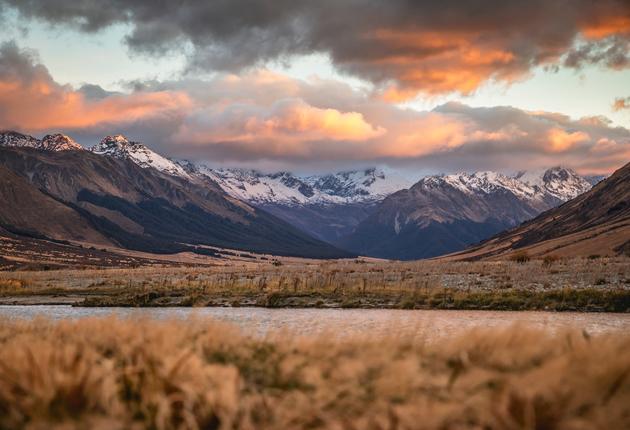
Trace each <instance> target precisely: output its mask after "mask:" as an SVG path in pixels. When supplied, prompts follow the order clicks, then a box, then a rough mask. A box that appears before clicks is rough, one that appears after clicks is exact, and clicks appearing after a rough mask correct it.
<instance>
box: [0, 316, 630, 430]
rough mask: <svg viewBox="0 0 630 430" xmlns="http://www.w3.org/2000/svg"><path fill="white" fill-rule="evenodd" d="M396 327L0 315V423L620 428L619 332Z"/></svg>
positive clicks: (622, 347)
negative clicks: (368, 332)
mask: <svg viewBox="0 0 630 430" xmlns="http://www.w3.org/2000/svg"><path fill="white" fill-rule="evenodd" d="M392 332H394V333H396V335H395V336H388V337H373V336H372V337H369V338H367V337H350V338H348V337H345V338H343V339H339V338H334V337H322V336H313V337H299V336H295V335H291V334H290V333H286V332H285V333H276V334H270V335H268V336H265V337H250V336H247V335H244V334H242V333H241V332H239V331H238V330H237V329H235V328H234V327H232V326H229V325H225V324H220V323H217V322H210V321H195V320H192V321H156V320H146V319H145V320H117V319H114V318H107V319H99V318H91V319H82V320H80V321H61V322H49V321H46V320H41V319H38V320H32V321H8V320H1V319H0V364H1V365H0V427H1V428H46V429H57V428H58V429H61V428H63V429H68V428H102V429H123V428H157V429H165V430H168V429H179V428H189V429H192V428H203V429H307V428H309V429H314V428H326V429H342V428H348V429H359V428H361V429H415V428H419V427H421V428H424V429H480V428H484V429H526V428H527V429H530V428H531V429H533V428H536V429H542V428H545V429H586V428H601V429H622V428H630V413H629V411H628V408H627V405H628V404H630V379H629V378H628V374H629V372H630V337H629V336H628V334H627V333H625V332H620V333H614V334H607V335H594V336H591V335H589V334H587V333H585V332H578V331H574V332H572V331H567V332H564V331H563V332H556V333H552V332H549V331H536V330H531V329H526V328H523V327H513V328H509V329H500V330H499V329H492V330H490V329H484V330H475V331H466V332H460V333H456V334H454V335H453V336H452V337H449V338H448V339H445V340H444V341H441V342H424V341H422V340H421V339H417V338H414V337H413V336H406V335H405V334H404V333H403V334H401V333H399V332H398V331H397V330H396V327H392ZM95 333H98V336H95V335H94V334H95ZM603 364H604V365H603Z"/></svg>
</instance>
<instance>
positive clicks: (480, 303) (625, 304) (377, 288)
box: [0, 256, 630, 312]
mask: <svg viewBox="0 0 630 430" xmlns="http://www.w3.org/2000/svg"><path fill="white" fill-rule="evenodd" d="M515 260H516V259H515ZM0 304H72V305H75V306H263V307H271V308H273V307H295V308H300V307H320V308H391V309H394V308H398V309H491V310H557V311H608V312H630V258H628V257H614V258H612V257H611V258H608V257H598V256H592V257H591V258H578V259H550V258H548V259H544V260H527V259H526V258H524V259H522V261H521V262H518V261H490V262H452V261H440V260H436V261H418V262H390V261H373V260H337V261H324V262H322V261H312V260H311V261H309V260H291V259H284V260H283V259H277V260H268V261H265V262H261V261H257V262H248V261H240V262H239V261H232V262H231V263H228V264H225V263H223V265H214V266H210V265H206V266H194V267H157V266H149V267H139V268H108V269H83V270H49V271H4V272H0Z"/></svg>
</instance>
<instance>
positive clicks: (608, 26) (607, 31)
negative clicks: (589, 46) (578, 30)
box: [582, 16, 630, 39]
mask: <svg viewBox="0 0 630 430" xmlns="http://www.w3.org/2000/svg"><path fill="white" fill-rule="evenodd" d="M629 33H630V17H628V16H608V17H605V18H603V19H601V20H599V19H598V20H596V21H595V22H591V23H587V24H586V25H585V26H584V28H583V29H582V34H583V35H584V36H585V37H586V38H588V39H603V38H605V37H609V36H613V35H615V34H629Z"/></svg>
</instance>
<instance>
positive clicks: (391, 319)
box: [0, 306, 630, 338]
mask: <svg viewBox="0 0 630 430" xmlns="http://www.w3.org/2000/svg"><path fill="white" fill-rule="evenodd" d="M111 315H115V316H118V317H120V318H137V317H141V318H142V317H145V318H146V317H149V318H156V319H173V318H177V319H188V318H191V317H192V318H194V319H203V318H213V319H216V320H220V321H224V322H228V323H232V324H236V325H238V326H239V327H240V328H241V329H242V330H243V331H244V332H246V333H250V334H254V335H263V334H265V333H268V332H269V331H277V330H288V331H290V332H293V333H297V334H305V335H307V334H315V333H322V332H326V333H331V334H334V335H337V336H344V335H349V334H352V335H357V334H359V335H361V334H363V335H369V336H391V335H398V334H404V333H410V332H412V333H415V334H416V335H422V336H426V337H427V338H439V337H443V336H449V335H451V334H454V333H455V332H457V331H459V330H461V329H471V328H475V327H506V326H510V325H512V324H519V325H522V326H526V327H535V328H545V329H548V330H551V331H556V330H562V329H567V328H572V329H579V330H586V331H587V332H589V333H591V334H597V333H604V332H610V331H615V330H624V331H627V330H628V329H630V314H611V313H577V312H563V313H554V312H497V311H439V310H435V311H419V310H390V309H266V308H73V307H71V306H0V318H9V319H15V318H26V319H30V318H36V317H46V318H50V319H67V318H86V317H96V316H111Z"/></svg>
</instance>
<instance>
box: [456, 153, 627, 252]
mask: <svg viewBox="0 0 630 430" xmlns="http://www.w3.org/2000/svg"><path fill="white" fill-rule="evenodd" d="M515 251H519V252H526V253H527V254H528V255H531V256H544V255H554V256H569V257H574V256H584V257H588V256H603V255H609V256H610V255H616V254H626V255H630V163H629V164H626V165H625V166H623V167H622V168H620V169H619V170H617V171H616V172H615V173H614V174H613V175H611V176H610V177H609V178H607V179H605V180H603V181H601V182H599V183H598V184H597V185H595V186H594V187H593V189H591V190H590V191H588V192H586V193H584V194H582V195H580V196H578V197H576V198H574V199H572V200H570V201H568V202H566V203H565V204H563V205H561V206H559V207H557V208H554V209H552V210H549V211H547V212H545V213H543V214H541V215H540V216H538V217H536V218H534V219H532V220H531V221H528V222H526V223H524V224H523V225H521V226H519V227H517V228H515V229H513V230H510V231H507V232H503V233H501V234H498V235H497V236H495V237H493V238H492V239H489V240H487V241H485V242H483V243H482V244H480V245H479V246H476V247H473V248H471V249H468V250H466V251H464V252H462V253H460V254H457V255H455V256H453V257H454V258H458V259H479V258H500V257H505V256H506V255H507V254H512V253H514V252H515Z"/></svg>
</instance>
